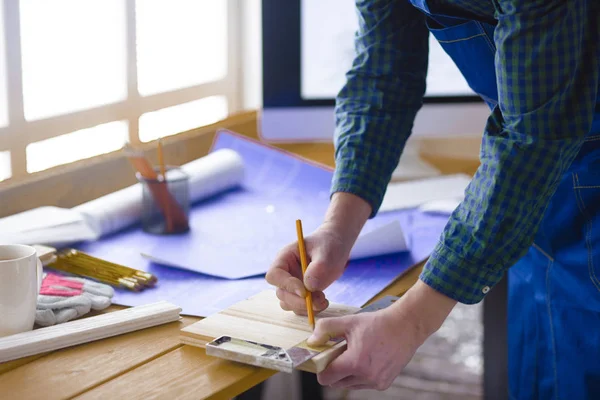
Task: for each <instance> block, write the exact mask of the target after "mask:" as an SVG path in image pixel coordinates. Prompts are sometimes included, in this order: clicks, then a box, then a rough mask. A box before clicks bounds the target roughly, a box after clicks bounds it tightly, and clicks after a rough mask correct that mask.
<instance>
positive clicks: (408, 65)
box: [332, 0, 600, 304]
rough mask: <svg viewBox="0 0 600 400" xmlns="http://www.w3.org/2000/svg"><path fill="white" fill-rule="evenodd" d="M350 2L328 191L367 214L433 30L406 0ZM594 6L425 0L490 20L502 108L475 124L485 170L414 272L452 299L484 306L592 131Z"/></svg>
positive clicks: (596, 55)
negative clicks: (361, 205)
mask: <svg viewBox="0 0 600 400" xmlns="http://www.w3.org/2000/svg"><path fill="white" fill-rule="evenodd" d="M356 3H357V10H358V15H359V30H358V32H357V36H356V49H357V56H356V59H355V62H354V64H353V66H352V68H351V70H350V71H349V72H348V74H347V82H346V84H345V86H344V87H343V88H342V90H341V91H340V93H339V94H338V97H337V102H336V123H337V128H336V132H335V149H336V150H335V156H336V171H335V174H334V179H333V182H332V193H335V192H340V191H341V192H349V193H354V194H356V195H358V196H360V197H362V198H364V199H365V200H366V201H368V202H369V203H370V204H371V206H372V208H373V213H372V215H371V217H373V216H374V215H376V213H377V210H378V208H379V206H380V205H381V201H382V198H383V195H384V192H385V188H386V186H387V183H388V182H389V179H390V177H391V173H392V172H393V170H394V168H395V167H396V165H397V163H398V160H399V157H400V153H401V149H402V148H403V146H404V143H405V142H406V139H407V138H408V136H409V135H410V131H411V128H412V124H413V122H414V117H415V114H416V112H417V111H418V109H419V108H420V107H421V101H422V97H423V94H424V91H425V77H426V71H427V54H428V47H427V40H428V31H427V29H426V27H425V19H424V18H425V16H424V14H423V13H422V12H421V11H420V10H418V9H416V8H415V7H414V6H413V5H412V4H411V3H410V2H409V1H408V0H406V1H395V0H372V1H357V2H356ZM596 3H597V1H596V0H573V1H567V2H565V1H559V0H472V1H469V0H445V1H442V0H430V1H428V4H429V7H430V9H431V11H432V12H435V10H433V9H434V8H435V7H438V8H439V9H440V10H441V9H444V10H445V11H447V10H450V9H452V10H463V12H464V13H467V14H469V15H474V14H478V15H481V18H482V20H486V21H489V20H490V18H493V19H495V20H496V21H497V24H496V29H495V33H494V42H495V45H496V49H497V50H496V63H495V65H496V75H497V82H491V83H490V84H491V85H497V90H498V105H497V106H496V107H495V108H494V109H493V110H492V113H491V115H490V118H489V120H488V123H487V125H486V126H485V127H482V130H483V140H482V147H481V154H480V159H481V165H480V168H479V169H478V171H477V172H476V174H475V176H474V179H473V180H472V182H471V184H470V185H469V187H468V188H467V191H466V193H465V200H464V201H463V203H462V204H461V205H460V206H459V207H458V208H457V210H456V211H455V212H454V213H453V215H452V216H451V217H450V220H449V223H448V225H447V226H446V229H445V230H444V232H443V234H442V237H441V238H440V241H439V244H438V245H437V247H436V248H435V250H434V252H433V254H432V256H431V258H430V260H429V262H428V263H427V265H426V266H425V268H424V270H423V273H422V274H421V279H422V280H423V281H424V282H426V283H427V284H429V285H430V286H432V287H433V288H435V289H437V290H439V291H441V292H442V293H445V294H446V295H448V296H449V297H451V298H453V299H455V300H457V301H460V302H463V303H468V304H472V303H477V302H479V301H481V300H482V299H483V298H484V296H485V294H486V293H487V292H488V290H489V288H491V287H493V286H494V285H495V284H496V283H497V282H498V281H499V280H500V279H501V277H502V276H503V274H504V272H505V271H506V270H507V268H509V267H510V266H512V265H513V264H514V263H515V262H516V261H517V260H518V259H519V258H520V257H522V256H523V255H524V254H525V253H526V252H527V250H528V248H529V247H530V245H531V244H532V242H533V238H534V235H535V233H536V231H537V227H538V225H539V223H540V221H541V219H542V217H543V214H544V211H545V208H546V206H547V204H548V202H549V200H550V198H551V197H552V195H553V193H554V191H555V189H556V187H557V185H558V182H559V180H560V178H561V176H562V175H563V174H564V173H565V171H566V170H567V169H568V168H569V166H570V164H571V162H572V161H573V159H574V157H575V156H576V155H577V153H578V150H579V148H580V146H581V144H582V143H583V140H584V137H585V135H586V134H588V133H589V131H590V129H591V126H592V120H593V117H594V110H595V107H596V96H597V89H598V75H599V69H600V67H599V60H600V50H599V44H600V28H599V27H600V9H599V7H598V5H597V4H596ZM464 13H463V14H462V15H461V16H464V15H465V14H464ZM483 14H485V15H483ZM472 62H475V63H476V62H477V60H473V61H472Z"/></svg>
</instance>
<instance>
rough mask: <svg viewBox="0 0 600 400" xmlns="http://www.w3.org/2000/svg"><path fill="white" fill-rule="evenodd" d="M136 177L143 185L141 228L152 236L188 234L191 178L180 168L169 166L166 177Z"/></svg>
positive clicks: (138, 175) (137, 175)
mask: <svg viewBox="0 0 600 400" xmlns="http://www.w3.org/2000/svg"><path fill="white" fill-rule="evenodd" d="M156 172H157V176H158V178H157V179H148V178H144V177H142V176H141V175H140V174H139V173H137V174H136V177H137V179H138V181H139V182H140V183H141V184H142V229H143V230H144V231H145V232H148V233H152V234H158V235H162V234H175V233H184V232H187V231H189V229H190V228H189V207H190V204H189V203H190V200H189V176H188V175H187V174H186V173H185V172H183V170H181V169H180V168H178V167H167V168H166V173H165V175H166V177H165V178H163V177H162V175H160V174H159V171H158V170H156Z"/></svg>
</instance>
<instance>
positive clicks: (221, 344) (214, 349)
mask: <svg viewBox="0 0 600 400" xmlns="http://www.w3.org/2000/svg"><path fill="white" fill-rule="evenodd" d="M398 299H399V297H395V296H386V297H383V298H381V299H379V300H377V301H376V302H374V303H372V304H371V305H369V306H367V307H365V308H362V309H360V310H358V311H357V312H356V314H361V313H365V312H372V311H377V310H381V309H384V308H386V307H389V306H390V305H392V304H393V303H394V302H395V301H396V300H398ZM343 340H344V339H343V338H340V339H337V340H334V342H338V343H339V342H341V341H343ZM328 348H329V347H324V348H321V349H319V348H311V347H309V346H308V345H307V344H306V341H304V342H302V343H299V344H297V345H295V346H293V347H290V348H289V349H284V348H282V347H277V346H271V345H268V344H264V343H257V342H253V341H250V340H244V339H239V338H234V337H231V336H220V337H218V338H216V339H215V340H213V341H212V342H209V343H208V344H207V345H206V354H208V355H210V356H215V357H219V358H224V359H227V360H231V361H237V362H242V363H245V364H250V365H255V366H257V367H263V368H269V369H274V370H277V371H281V372H288V373H291V372H292V371H293V370H294V369H295V368H296V367H298V366H299V365H301V364H303V363H305V362H306V361H308V360H310V359H311V358H313V357H314V356H316V355H317V354H320V353H321V352H322V351H324V350H326V349H328Z"/></svg>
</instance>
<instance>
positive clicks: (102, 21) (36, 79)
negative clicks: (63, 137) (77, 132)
mask: <svg viewBox="0 0 600 400" xmlns="http://www.w3.org/2000/svg"><path fill="white" fill-rule="evenodd" d="M125 1H126V0H86V1H81V0H52V1H49V0H21V2H20V5H21V11H20V13H21V46H22V49H21V51H22V57H23V58H22V62H23V97H24V99H23V101H24V109H25V110H24V111H25V118H26V119H27V120H37V119H41V118H46V117H50V116H55V115H59V114H66V113H70V112H73V111H79V110H84V109H89V108H93V107H97V106H101V105H104V104H110V103H114V102H118V101H122V100H124V99H125V98H126V96H127V83H126V78H127V73H126V70H127V68H126V59H127V56H126V50H127V48H126V32H125ZM157 31H159V32H160V31H162V29H157Z"/></svg>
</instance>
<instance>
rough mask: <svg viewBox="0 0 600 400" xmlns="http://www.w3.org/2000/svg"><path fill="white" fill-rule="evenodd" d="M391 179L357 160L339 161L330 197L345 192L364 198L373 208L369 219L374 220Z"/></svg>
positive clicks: (377, 169) (380, 171)
mask: <svg viewBox="0 0 600 400" xmlns="http://www.w3.org/2000/svg"><path fill="white" fill-rule="evenodd" d="M376 171H377V173H376ZM390 177H391V176H390ZM390 177H386V176H385V173H383V172H382V169H381V168H374V167H373V166H363V165H362V164H358V163H356V161H355V160H350V161H345V160H338V162H337V165H336V171H335V173H334V175H333V180H332V184H331V193H330V196H333V194H334V193H337V192H345V193H351V194H354V195H356V196H358V197H360V198H362V199H363V200H365V201H366V202H367V203H369V205H370V206H371V210H372V211H371V215H370V216H369V218H373V217H375V215H376V214H377V211H378V210H379V207H380V206H381V203H382V201H383V196H384V194H385V191H386V189H387V185H388V182H389V180H390V179H389V178H390Z"/></svg>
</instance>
